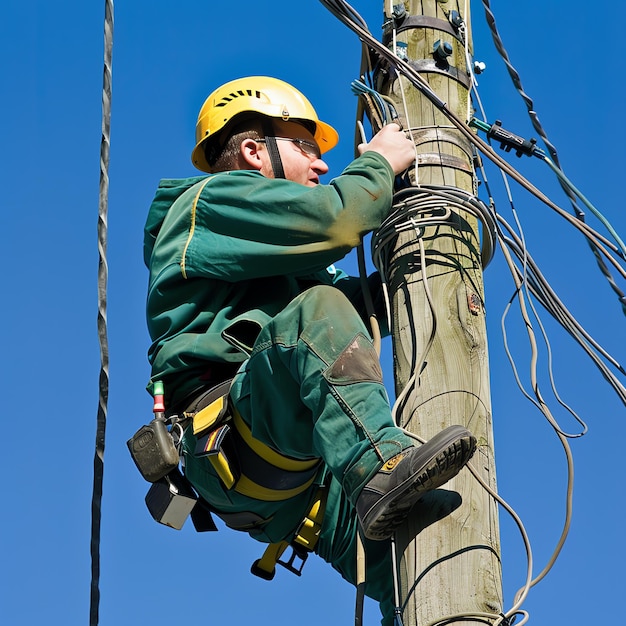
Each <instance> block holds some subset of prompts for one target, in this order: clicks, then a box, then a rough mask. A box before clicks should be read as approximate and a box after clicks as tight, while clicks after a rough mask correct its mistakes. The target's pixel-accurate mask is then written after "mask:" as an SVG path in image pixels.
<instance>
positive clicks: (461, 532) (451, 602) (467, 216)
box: [381, 0, 503, 626]
mask: <svg viewBox="0 0 626 626" xmlns="http://www.w3.org/2000/svg"><path fill="white" fill-rule="evenodd" d="M398 1H399V0H398ZM384 10H385V14H386V16H387V18H388V23H387V25H386V26H385V29H384V32H383V41H384V43H386V44H388V45H389V47H391V46H392V45H393V44H394V43H395V44H397V47H396V50H397V53H398V54H399V55H403V56H404V57H405V58H407V59H408V61H409V62H410V63H411V64H412V65H413V67H415V68H416V69H417V70H418V71H419V72H420V74H421V76H422V77H424V79H425V80H426V81H427V82H428V83H429V85H430V87H431V89H432V90H433V91H434V92H435V93H436V94H437V95H438V96H439V98H440V99H441V100H442V101H443V102H445V103H447V107H448V109H449V110H450V111H452V112H453V113H456V114H457V115H458V116H459V117H461V118H462V119H468V114H469V109H468V100H469V87H470V77H469V73H468V68H467V61H466V59H467V58H468V57H467V55H466V53H465V42H468V44H467V45H468V47H469V46H471V28H470V25H471V22H470V15H469V2H468V1H467V2H464V1H463V0H449V1H448V0H407V1H405V2H404V4H401V3H400V4H398V5H396V7H395V9H394V12H393V14H392V7H391V3H389V2H387V3H385V6H384ZM403 13H404V14H403ZM390 25H393V26H395V31H394V30H393V29H391V28H390ZM381 91H382V92H383V93H384V94H386V95H388V96H389V97H390V99H391V100H392V101H393V102H394V104H395V106H396V109H397V111H398V113H399V114H400V118H401V121H402V123H403V125H404V127H405V129H409V128H410V129H411V130H412V132H413V137H414V139H415V143H416V147H417V153H418V159H417V164H418V167H417V170H416V180H414V181H413V183H414V185H416V186H418V187H425V188H428V186H431V185H443V186H446V187H447V188H449V189H453V190H454V189H456V190H461V191H464V192H467V193H468V194H474V193H475V190H476V182H475V176H474V168H473V159H472V150H471V146H470V145H469V143H468V142H467V140H466V139H464V138H463V137H462V136H461V135H460V133H459V132H458V131H457V130H455V129H454V128H453V127H452V125H451V124H450V122H449V121H448V120H447V119H446V117H445V116H444V115H443V114H442V113H441V112H440V111H439V110H437V109H436V107H435V106H434V105H433V104H432V103H431V102H430V101H429V100H428V99H427V98H425V97H424V96H423V95H421V93H420V92H419V91H418V90H417V89H416V88H415V87H413V86H412V85H411V84H410V83H409V82H408V80H406V79H401V78H398V77H397V76H395V75H393V74H390V75H388V76H387V77H386V79H385V80H384V82H383V85H382V87H381ZM431 197H433V196H431ZM434 197H436V196H434ZM439 207H441V208H437V209H435V210H433V211H431V212H430V213H427V214H429V215H438V214H443V209H445V208H449V209H451V211H452V213H451V215H450V216H449V217H447V218H444V219H443V220H442V221H443V222H444V223H442V224H437V225H434V226H428V227H426V228H425V229H424V230H423V231H422V234H421V237H419V236H418V235H417V234H416V233H418V232H419V228H412V229H409V230H407V231H405V232H404V233H400V234H399V235H398V236H397V240H396V242H395V246H394V250H393V255H392V260H391V261H390V264H389V267H390V269H389V276H388V278H389V284H390V294H391V298H392V306H393V315H392V317H393V319H392V327H393V328H392V334H393V345H394V366H395V378H396V394H397V396H398V397H400V395H401V394H403V393H404V392H405V389H406V387H407V385H408V386H409V389H410V391H409V393H408V395H407V396H406V401H405V402H404V403H403V405H402V407H401V412H400V414H399V416H398V417H399V420H398V421H399V423H400V424H401V425H403V426H404V427H405V428H407V429H408V430H409V431H410V432H412V433H414V434H415V435H417V436H419V437H420V438H422V439H429V438H430V437H432V436H433V435H435V434H436V433H437V432H438V431H440V430H441V429H442V428H444V427H446V426H449V425H451V424H462V425H464V426H466V427H467V428H469V429H470V430H471V431H472V432H473V433H474V434H475V436H476V438H477V440H478V449H477V452H476V454H475V455H474V457H473V459H472V461H471V463H472V465H473V467H474V468H475V469H476V471H477V472H478V473H479V474H480V475H481V476H482V478H483V479H484V481H485V482H486V483H487V484H488V485H489V486H490V487H491V488H492V489H494V490H495V487H496V485H495V483H496V479H495V465H494V450H493V434H492V423H491V417H492V415H491V402H490V395H489V369H488V354H487V340H486V326H485V308H484V291H483V279H482V266H481V258H480V243H479V234H478V232H479V231H478V220H477V219H476V217H475V216H474V215H473V214H472V213H470V212H466V211H464V210H462V208H461V209H459V208H458V207H456V206H452V205H450V204H448V203H447V202H445V201H443V200H442V201H441V202H440V203H439ZM420 241H421V243H420ZM413 374H416V377H415V379H414V380H413V379H412V376H413ZM414 511H415V514H414V515H412V516H411V519H410V521H409V523H408V524H407V525H406V527H403V528H402V529H401V530H400V531H399V532H398V533H397V546H398V548H397V550H398V557H399V558H398V567H399V570H400V580H401V585H400V587H401V590H400V591H401V593H400V596H401V598H400V599H401V605H402V608H403V622H404V626H416V625H417V624H419V625H420V626H428V625H431V624H437V625H439V624H443V623H445V624H462V626H467V625H468V624H483V625H484V624H485V623H492V622H486V621H485V619H484V618H483V619H480V618H479V617H478V616H476V615H475V614H476V613H489V614H492V615H493V614H495V615H497V614H499V613H500V612H501V611H502V610H503V602H502V582H501V568H500V539H499V529H498V511H497V506H496V504H495V502H494V500H493V498H492V497H491V496H489V495H488V493H487V492H486V490H485V489H484V488H483V487H482V486H481V485H480V484H479V483H478V481H477V480H476V478H475V477H474V476H472V474H471V473H470V471H469V470H468V469H464V470H463V471H462V472H461V473H460V474H459V475H458V476H457V477H456V478H455V479H454V480H452V481H451V482H450V483H448V484H447V485H445V486H444V488H443V489H440V490H437V491H436V492H433V493H432V494H429V496H427V498H425V499H424V501H423V503H422V504H418V505H417V508H416V509H415V510H414ZM457 614H461V615H465V616H466V617H464V618H461V617H457V618H454V617H453V618H452V619H449V620H447V621H441V620H442V619H443V618H445V617H447V616H454V615H457ZM468 615H473V617H470V618H469V619H468V617H467V616H468Z"/></svg>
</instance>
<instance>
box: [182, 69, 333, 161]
mask: <svg viewBox="0 0 626 626" xmlns="http://www.w3.org/2000/svg"><path fill="white" fill-rule="evenodd" d="M241 113H259V114H261V115H267V116H268V117H274V118H277V119H281V120H285V121H288V120H291V121H295V122H297V121H299V120H303V121H309V122H313V123H314V124H315V132H314V133H313V135H314V138H315V141H316V142H317V144H318V145H319V147H320V151H321V152H322V153H324V152H327V151H328V150H330V149H331V148H333V147H334V146H335V145H337V141H338V140H339V135H338V134H337V131H336V130H335V129H334V128H333V127H332V126H330V125H328V124H326V123H325V122H322V121H321V120H320V119H319V118H318V117H317V113H316V112H315V109H314V108H313V106H312V105H311V103H310V102H309V101H308V100H307V99H306V98H305V97H304V95H302V94H301V93H300V92H299V91H298V90H297V89H296V88H295V87H292V86H291V85H289V84H288V83H285V82H283V81H282V80H278V79H277V78H270V77H269V76H249V77H247V78H239V79H237V80H233V81H230V82H229V83H226V84H225V85H222V86H221V87H218V88H217V89H216V90H215V91H214V92H213V93H212V94H211V95H210V96H209V97H208V98H207V99H206V100H205V101H204V104H203V105H202V108H201V109H200V113H199V114H198V122H197V123H196V147H195V148H194V149H193V152H192V153H191V160H192V162H193V164H194V165H195V166H196V167H197V168H198V169H199V170H202V171H203V172H210V171H211V168H210V166H209V164H208V162H207V160H206V157H205V156H204V145H203V144H204V143H205V142H206V141H207V140H208V139H210V138H212V137H215V136H216V135H217V133H219V132H220V131H221V130H222V129H224V128H225V127H226V126H227V125H228V124H229V123H230V122H231V121H233V119H234V118H235V117H236V116H238V115H239V114H241Z"/></svg>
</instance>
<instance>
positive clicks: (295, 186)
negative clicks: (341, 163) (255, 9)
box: [145, 77, 476, 624]
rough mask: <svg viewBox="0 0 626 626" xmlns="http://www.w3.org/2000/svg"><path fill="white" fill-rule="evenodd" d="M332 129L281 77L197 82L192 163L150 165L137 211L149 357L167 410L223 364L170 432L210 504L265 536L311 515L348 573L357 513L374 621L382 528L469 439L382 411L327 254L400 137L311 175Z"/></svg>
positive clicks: (353, 315)
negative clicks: (415, 428) (161, 170)
mask: <svg viewBox="0 0 626 626" xmlns="http://www.w3.org/2000/svg"><path fill="white" fill-rule="evenodd" d="M337 140H338V136H337V133H336V131H335V130H334V129H333V128H332V127H331V126H329V125H328V124H326V123H324V122H322V121H321V120H319V119H318V117H317V114H316V112H315V110H314V109H313V107H312V106H311V104H310V102H309V101H308V100H307V99H306V98H305V97H304V96H303V95H302V94H301V93H300V92H299V91H297V90H296V89H294V88H293V87H292V86H290V85H288V84H286V83H284V82H282V81H279V80H276V79H273V78H268V77H249V78H243V79H239V80H235V81H232V82H230V83H227V84H226V85H224V86H222V87H220V88H219V89H217V90H216V91H215V92H213V93H212V94H211V95H210V96H209V98H208V99H207V100H206V102H205V103H204V105H203V107H202V109H201V111H200V114H199V117H198V123H197V127H196V146H195V148H194V150H193V154H192V160H193V163H194V164H195V165H196V167H197V168H198V169H200V170H201V171H203V172H207V173H209V176H208V177H207V176H205V177H199V178H191V179H185V180H164V181H162V182H161V184H160V186H159V189H158V191H157V194H156V197H155V199H154V202H153V204H152V207H151V209H150V214H149V216H148V220H147V224H146V239H145V260H146V264H147V265H148V267H149V269H150V286H149V294H148V304H147V314H148V325H149V330H150V334H151V337H152V340H153V344H152V347H151V349H150V352H149V358H150V361H151V363H152V381H153V382H154V381H157V380H158V381H162V382H163V383H164V385H165V398H166V404H167V406H168V407H169V409H170V411H171V412H175V413H177V414H185V415H194V414H198V415H200V413H198V412H199V411H200V410H201V409H203V408H204V407H205V406H206V405H207V404H208V399H207V398H208V397H211V396H210V395H207V391H209V390H211V389H212V388H214V387H215V386H216V385H218V384H219V383H222V382H223V381H226V380H229V379H231V378H232V379H233V380H232V384H230V387H229V411H228V415H230V416H231V419H230V420H228V421H227V422H224V421H223V420H222V419H220V420H218V421H217V422H216V424H215V425H213V426H211V427H210V428H207V429H206V431H207V432H205V431H203V430H202V428H199V429H196V423H195V421H194V426H193V428H192V427H191V426H190V427H188V428H187V430H186V432H185V435H184V438H183V443H182V452H183V457H184V468H185V475H186V476H187V478H188V479H189V481H190V482H191V483H192V484H193V486H194V487H195V488H196V490H197V491H198V493H199V494H200V495H201V496H202V498H203V499H204V500H206V502H208V504H209V506H210V507H211V510H212V511H213V512H215V513H216V514H217V515H218V516H219V517H221V518H222V519H223V520H224V521H225V522H226V524H228V525H229V526H231V527H232V528H236V529H240V530H245V531H247V532H249V533H250V535H251V536H253V537H255V538H257V539H259V540H260V541H264V542H267V543H270V544H272V543H276V542H288V543H293V542H294V540H296V539H297V537H298V534H299V529H301V528H302V527H303V520H305V519H307V518H308V519H314V520H315V521H316V523H318V524H321V529H320V527H319V526H318V527H317V531H319V532H317V531H316V533H315V535H316V536H315V537H314V539H313V540H312V541H311V542H309V546H308V547H309V548H310V549H311V548H312V549H314V551H315V552H317V553H318V554H319V555H321V556H322V558H324V559H325V560H327V561H329V562H330V563H332V564H333V566H334V567H335V568H336V569H338V570H339V571H340V572H341V574H342V575H343V576H344V577H345V578H346V579H347V580H349V581H351V582H355V549H356V548H355V545H356V536H357V532H359V528H360V529H361V530H362V532H363V534H364V536H365V538H366V540H365V544H366V553H367V562H368V571H367V573H368V576H367V580H368V582H367V586H366V592H367V593H368V594H369V595H370V596H372V597H374V598H376V599H378V600H379V601H380V602H381V608H382V611H383V614H384V621H383V623H385V624H391V623H392V621H393V606H392V597H391V596H392V593H391V569H390V559H389V542H388V541H386V540H387V539H388V538H389V537H390V536H391V535H392V534H393V532H394V530H395V528H397V526H398V525H399V524H400V523H401V522H402V521H403V520H404V519H405V518H406V516H407V514H408V512H409V510H410V509H411V507H412V506H413V505H414V504H415V502H416V501H417V500H418V499H420V498H421V497H422V496H423V495H424V493H426V492H427V491H429V490H431V489H435V488H437V487H439V486H441V485H442V484H444V483H445V482H447V481H448V480H449V479H450V478H452V477H453V476H454V475H456V474H457V473H458V472H459V471H460V470H461V468H462V467H463V466H464V465H465V463H466V462H467V461H468V460H469V458H470V457H471V455H472V454H473V452H474V449H475V445H476V443H475V440H474V437H473V436H472V435H471V433H469V432H468V431H467V430H466V429H464V428H462V427H460V426H453V427H450V428H448V429H446V430H444V431H443V432H442V433H440V434H438V435H437V436H436V437H434V438H433V439H431V440H430V441H428V442H427V443H426V444H424V445H417V444H416V442H415V440H414V439H413V438H411V437H410V436H409V435H407V434H406V433H405V432H404V431H403V430H402V429H400V428H398V427H397V426H396V425H395V424H394V423H393V421H392V418H391V411H390V407H389V403H388V399H387V395H386V392H385V388H384V386H383V384H382V375H381V371H380V366H379V363H378V359H377V356H376V353H375V350H374V349H373V346H372V343H371V339H370V336H369V333H368V330H367V329H366V327H365V325H364V323H363V321H362V317H361V315H360V314H359V312H357V309H360V310H361V311H360V312H361V314H363V311H362V308H363V307H362V306H361V304H360V303H361V301H362V298H361V296H360V288H359V281H358V279H357V278H350V277H347V276H346V275H345V274H343V273H341V272H338V271H337V270H335V269H333V268H332V264H333V263H334V262H336V261H338V260H339V259H341V258H342V257H344V256H345V255H346V254H347V253H348V252H349V251H350V250H351V249H352V248H354V247H355V246H356V245H357V244H358V243H359V241H360V239H361V237H362V236H363V235H365V234H366V233H368V232H370V231H372V230H373V229H375V228H376V227H377V226H379V225H380V223H381V221H382V220H383V219H384V218H385V217H386V215H387V213H388V212H389V209H390V206H391V202H392V194H393V182H394V177H395V175H397V174H400V173H402V172H403V171H404V170H406V169H407V167H409V165H410V164H411V162H412V161H413V159H414V146H413V143H412V142H411V141H410V140H408V139H407V138H406V137H405V135H404V133H402V132H401V130H400V128H399V127H398V126H397V125H395V124H391V125H389V126H386V127H385V128H383V129H382V130H381V131H380V132H379V133H378V134H377V135H375V136H374V137H373V138H372V140H371V141H370V142H369V143H366V144H363V145H361V146H360V147H359V151H360V156H359V157H358V158H357V159H355V160H354V161H353V162H352V163H351V164H350V165H348V167H347V168H346V169H345V170H344V172H343V173H342V174H341V175H340V176H338V177H337V178H335V179H334V180H332V181H331V183H330V184H328V185H322V184H320V176H322V175H323V174H326V172H327V171H328V167H327V165H326V164H325V163H324V161H323V160H322V159H321V155H322V153H324V152H326V151H327V150H330V149H331V148H332V147H333V146H335V144H336V143H337ZM329 267H330V268H331V269H327V268H329ZM370 282H371V283H372V285H373V286H374V288H375V289H376V287H377V286H379V279H378V277H377V276H373V277H371V279H370ZM211 399H212V397H211ZM224 424H226V426H227V428H226V429H224V430H221V429H222V426H223V425H224ZM217 427H219V428H220V430H219V431H218V430H216V428H217ZM194 431H196V432H194ZM207 433H208V434H207ZM218 433H219V436H218ZM222 436H223V437H224V445H223V447H220V445H218V444H216V441H218V440H219V441H220V442H221V437H222ZM215 453H219V454H222V453H223V456H222V457H220V458H222V462H221V463H222V464H221V465H220V462H217V463H216V462H215V459H216V454H215ZM212 454H213V455H212ZM219 454H218V455H217V456H219ZM227 457H228V461H227V462H224V461H223V459H225V458H227ZM320 494H322V495H320ZM320 501H321V503H322V504H321V509H320V508H319V507H318V508H315V507H316V506H317V505H316V503H319V502H320ZM312 505H314V506H313V509H315V513H311V511H312ZM320 511H322V512H323V518H322V514H320ZM306 525H307V524H304V526H306ZM296 542H297V541H296ZM305 543H306V542H305Z"/></svg>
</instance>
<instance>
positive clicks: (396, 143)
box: [358, 123, 415, 174]
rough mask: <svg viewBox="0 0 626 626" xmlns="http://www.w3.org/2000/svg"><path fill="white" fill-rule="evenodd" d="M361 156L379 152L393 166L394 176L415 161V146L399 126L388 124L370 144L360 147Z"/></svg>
mask: <svg viewBox="0 0 626 626" xmlns="http://www.w3.org/2000/svg"><path fill="white" fill-rule="evenodd" d="M358 150H359V154H363V153H364V152H369V151H372V152H378V154H380V155H381V156H382V157H384V158H385V159H386V160H387V161H388V162H389V165H391V169H393V172H394V174H401V173H402V172H404V170H406V169H407V168H408V167H409V166H410V165H411V163H413V161H415V144H414V143H413V142H412V141H411V140H410V139H408V138H407V136H406V135H405V134H404V131H402V130H401V129H400V126H398V124H393V123H392V124H387V126H383V128H382V129H381V130H380V131H378V132H377V133H376V134H375V135H374V136H373V137H372V138H371V140H370V141H369V142H368V143H362V144H360V145H359V146H358Z"/></svg>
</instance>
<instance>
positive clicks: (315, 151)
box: [255, 137, 322, 159]
mask: <svg viewBox="0 0 626 626" xmlns="http://www.w3.org/2000/svg"><path fill="white" fill-rule="evenodd" d="M274 139H277V140H279V141H291V143H295V144H296V146H298V148H300V150H301V151H302V152H303V153H304V154H306V156H308V157H311V158H313V159H321V158H322V153H321V152H320V149H319V146H318V145H317V144H316V143H313V142H312V141H307V140H306V139H297V138H294V137H274ZM255 141H258V142H260V143H265V139H256V140H255Z"/></svg>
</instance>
